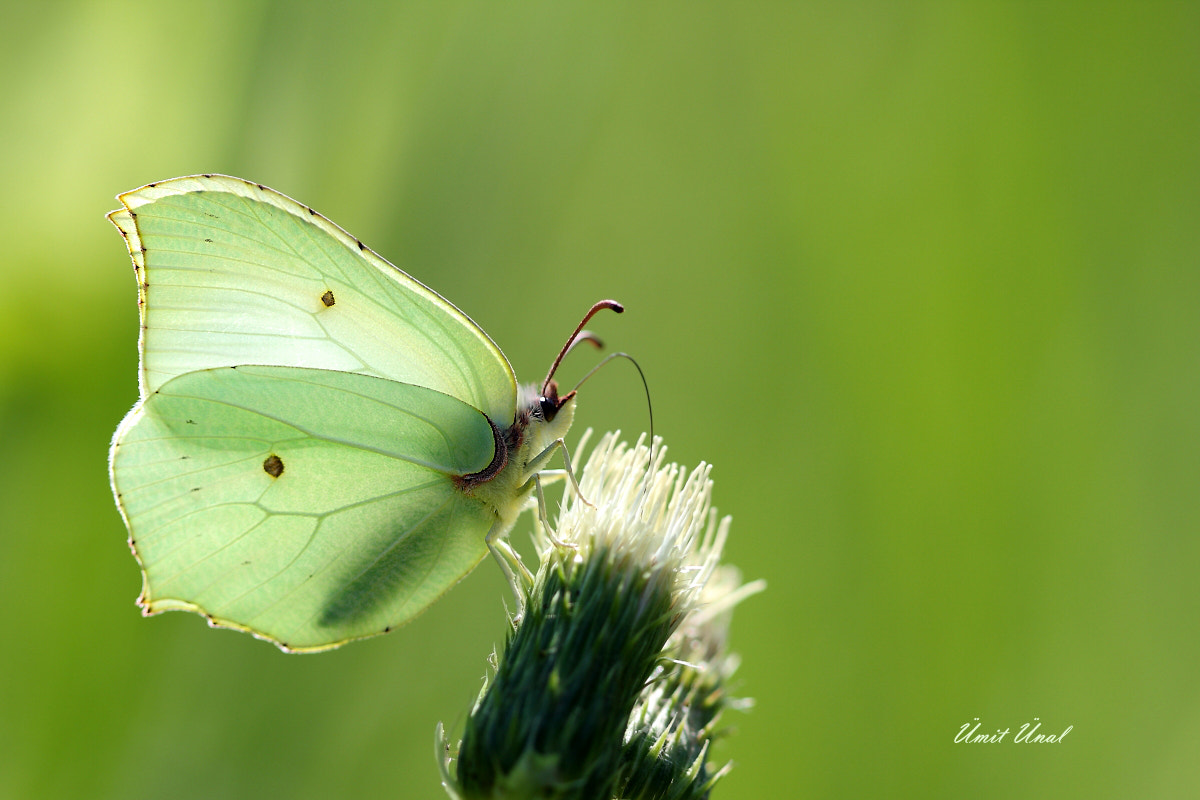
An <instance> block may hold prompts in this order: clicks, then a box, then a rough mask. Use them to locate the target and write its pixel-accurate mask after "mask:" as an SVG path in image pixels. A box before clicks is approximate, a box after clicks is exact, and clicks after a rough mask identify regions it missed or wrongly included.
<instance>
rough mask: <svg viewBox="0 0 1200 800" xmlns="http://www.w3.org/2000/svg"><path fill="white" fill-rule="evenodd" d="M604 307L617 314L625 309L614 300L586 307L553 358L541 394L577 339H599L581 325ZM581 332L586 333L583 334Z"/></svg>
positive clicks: (595, 341)
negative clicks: (581, 317) (556, 356)
mask: <svg viewBox="0 0 1200 800" xmlns="http://www.w3.org/2000/svg"><path fill="white" fill-rule="evenodd" d="M606 308H609V309H612V310H613V311H615V312H617V313H618V314H620V313H621V312H622V311H624V310H625V306H623V305H621V304H620V303H618V302H617V301H616V300H601V301H600V302H599V303H596V305H594V306H592V307H591V308H590V309H588V312H587V313H586V314H584V315H583V319H582V320H580V321H579V324H578V325H576V326H575V330H574V331H573V332H572V333H571V337H570V338H569V339H567V343H566V344H564V345H563V348H562V350H560V351H559V352H558V358H556V359H554V363H553V364H551V365H550V372H549V373H548V374H547V375H546V380H545V381H544V382H543V383H542V394H543V395H545V394H546V391H547V390H548V389H549V388H550V381H551V380H552V379H553V378H554V373H555V372H556V371H557V370H558V365H559V364H561V363H562V360H563V358H564V357H565V356H566V355H567V353H569V352H571V348H573V347H574V346H575V343H576V340H577V339H579V340H587V341H591V342H593V343H598V342H599V339H597V338H596V337H595V336H593V335H592V334H591V333H587V332H586V331H584V330H583V326H584V325H587V324H588V320H590V319H591V318H592V317H594V316H596V314H598V313H600V312H601V311H602V310H604V309H606ZM583 334H586V335H583ZM606 360H607V359H606ZM601 363H603V362H601ZM593 371H594V370H593ZM589 374H591V373H589ZM585 380H586V378H585ZM580 383H583V381H580Z"/></svg>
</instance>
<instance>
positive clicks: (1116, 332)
mask: <svg viewBox="0 0 1200 800" xmlns="http://www.w3.org/2000/svg"><path fill="white" fill-rule="evenodd" d="M0 78H2V83H3V85H4V87H5V89H4V92H3V93H0V144H2V145H3V153H4V156H3V158H2V159H0V184H2V185H3V186H4V192H3V193H2V194H0V241H3V242H4V248H3V253H2V255H0V259H2V262H0V270H2V277H3V286H4V288H3V292H2V296H3V298H4V301H5V302H4V313H3V314H0V508H3V509H4V517H3V519H4V522H3V525H2V526H0V528H2V531H3V532H2V533H0V608H3V609H4V611H5V621H6V635H5V636H4V641H3V644H2V645H0V797H13V798H26V797H29V798H35V797H36V798H57V797H63V798H80V797H96V798H130V797H151V798H159V797H171V798H210V797H247V798H249V797H262V796H268V795H270V796H284V797H383V796H391V797H404V798H438V797H441V796H443V795H442V794H441V789H440V788H439V787H438V785H437V772H436V768H435V765H434V759H433V746H432V742H433V730H434V725H435V723H436V722H437V721H438V720H445V721H446V722H447V723H448V725H449V726H450V728H451V729H452V730H453V729H455V726H456V725H457V726H458V729H461V724H462V718H463V715H464V714H465V712H466V710H467V708H468V707H469V705H470V702H471V700H472V698H473V696H474V695H475V693H476V691H477V690H478V687H479V685H480V678H481V676H482V674H483V670H484V667H485V657H486V655H487V653H488V652H489V651H490V649H491V647H492V645H493V644H494V643H497V642H499V641H500V640H501V639H502V636H503V628H504V621H503V615H502V611H501V608H500V602H499V601H500V599H501V598H502V597H503V595H504V591H505V590H504V587H503V585H502V580H501V579H500V577H499V571H498V570H496V569H495V568H494V565H492V564H489V563H485V564H484V565H483V566H482V567H481V569H479V570H478V571H477V573H476V574H475V575H473V576H471V577H470V578H469V579H468V580H467V581H465V582H464V584H463V585H462V586H460V587H459V588H458V589H456V590H455V591H453V592H451V593H450V595H448V596H447V598H446V599H445V600H444V601H442V602H440V603H439V604H438V605H437V606H435V607H434V608H433V609H432V610H430V611H429V612H428V613H426V614H425V615H424V616H423V617H421V618H420V619H419V620H417V621H416V622H415V623H413V624H412V625H410V626H409V627H407V628H405V629H403V630H401V631H399V632H397V633H393V634H392V635H390V636H388V637H385V638H383V639H377V640H373V641H369V642H364V643H358V644H354V645H351V646H349V647H346V648H344V649H343V650H340V651H337V652H335V653H332V654H326V655H319V656H285V655H283V654H281V653H278V652H276V651H275V649H274V648H272V647H271V646H269V645H267V644H264V643H262V642H257V641H255V640H253V639H251V638H249V637H247V636H244V635H239V634H234V633H229V632H224V631H222V632H213V631H209V630H207V629H206V628H205V627H204V625H203V621H202V620H201V619H200V618H198V617H196V616H194V615H185V614H172V615H166V616H163V617H157V618H154V619H152V620H143V619H140V618H139V617H138V615H137V612H136V610H135V608H134V606H133V600H134V597H135V596H136V595H137V592H138V589H139V577H138V572H137V568H136V565H135V563H134V561H133V559H132V557H131V556H130V555H129V553H128V551H127V549H126V547H125V545H124V537H125V532H124V528H123V526H122V524H121V520H120V518H119V516H118V514H117V512H116V510H115V509H114V507H113V504H112V500H111V497H110V495H109V490H108V486H107V476H106V472H105V455H106V449H107V444H108V439H109V436H110V435H111V432H112V430H113V428H114V427H115V425H116V423H117V421H118V420H119V419H120V418H121V416H122V415H123V414H124V412H125V411H126V410H127V408H128V407H129V406H130V405H131V404H132V403H133V401H134V399H135V396H136V381H135V367H136V350H135V340H136V334H137V322H136V306H135V290H134V283H133V280H132V270H131V269H130V266H129V262H128V258H127V256H126V254H125V252H124V248H123V246H122V243H121V240H120V237H119V236H118V235H117V233H116V231H115V230H114V229H112V227H111V226H110V225H109V224H108V223H107V222H105V221H104V219H103V214H104V212H106V211H108V210H110V209H111V208H113V207H114V205H115V201H113V200H112V199H111V198H112V197H113V195H115V194H116V193H117V192H118V191H123V190H127V189H132V188H134V187H136V186H138V185H141V184H143V183H146V182H149V181H153V180H157V179H162V178H168V177H174V176H177V175H182V174H190V173H195V172H205V171H215V172H226V173H231V174H235V175H239V176H242V177H246V178H249V179H252V180H255V181H259V182H262V183H265V184H267V185H269V186H273V187H275V188H277V189H279V190H281V191H283V192H285V193H287V194H289V195H292V196H293V197H295V198H297V199H299V200H300V201H301V202H304V203H307V204H309V205H311V206H313V207H315V208H316V209H318V210H319V211H321V212H323V213H325V214H326V215H328V216H329V217H331V218H332V219H333V220H335V221H336V222H338V223H340V224H341V225H343V226H345V227H347V228H348V229H349V230H351V231H352V232H353V233H354V234H356V235H357V236H359V237H360V238H361V239H363V241H365V242H367V243H368V244H370V245H371V246H373V247H374V248H375V249H377V250H378V251H379V252H381V253H383V254H384V255H385V256H387V257H389V258H390V259H391V260H393V261H394V262H395V263H397V264H399V265H400V266H402V267H403V268H405V269H406V270H408V271H410V272H411V273H412V274H414V275H415V276H417V277H418V278H420V279H421V280H423V281H425V282H426V283H428V284H429V285H431V286H433V287H434V288H435V289H437V290H439V291H441V292H443V293H444V294H446V295H447V296H448V297H450V298H451V299H452V300H453V301H454V302H456V303H457V304H458V305H459V306H460V307H461V308H463V309H464V310H465V311H467V313H469V314H471V315H472V316H473V317H474V318H475V319H476V320H477V321H478V322H479V323H480V324H481V325H482V326H483V327H484V329H485V330H487V331H488V332H489V333H491V335H492V336H493V337H494V338H495V339H496V341H497V342H498V343H499V344H500V345H501V347H502V348H504V350H505V352H506V353H507V354H508V356H509V358H510V360H511V361H512V362H513V364H514V366H515V367H516V369H517V372H518V375H519V376H521V377H523V378H524V379H526V380H532V379H535V378H537V377H538V376H540V375H541V374H543V371H544V370H545V369H546V366H547V365H548V364H549V362H550V359H551V358H552V357H553V355H554V352H555V350H556V349H557V347H558V346H559V344H560V343H561V341H562V340H563V338H564V337H565V336H566V334H567V333H568V332H569V331H570V328H571V326H572V325H573V324H574V322H575V321H576V320H577V319H578V317H579V315H580V314H581V313H582V312H583V310H584V309H586V308H587V306H588V305H589V304H590V303H591V302H593V301H594V300H597V299H599V298H602V297H609V296H611V297H616V298H618V299H620V300H621V301H622V302H624V303H626V304H627V306H628V309H629V312H628V313H627V314H626V315H625V316H624V317H621V318H615V317H612V318H607V319H603V320H602V321H601V320H598V321H597V329H598V331H599V332H600V333H602V334H603V335H604V337H605V338H606V340H608V342H609V343H610V345H612V346H614V347H615V348H617V349H622V350H627V351H630V352H632V353H634V354H636V356H637V357H638V359H639V361H640V362H641V364H642V366H643V368H644V369H645V370H646V371H647V373H648V376H649V379H650V384H651V388H652V391H653V400H654V410H655V425H656V430H657V431H658V432H660V433H661V434H663V435H664V436H665V437H666V439H667V442H668V444H669V445H670V447H671V453H672V455H673V457H674V458H676V459H677V460H679V461H681V462H683V463H687V464H694V463H696V462H697V461H699V460H701V459H704V460H708V461H711V462H712V463H714V464H715V465H716V467H715V471H714V478H715V479H716V482H717V485H716V497H717V502H718V504H719V505H720V507H721V509H722V511H724V512H728V513H732V514H733V515H734V517H735V521H734V527H733V535H732V538H731V541H730V543H729V547H728V551H727V552H728V556H729V558H730V560H732V561H733V562H735V563H737V564H739V565H740V566H741V567H742V568H743V569H744V571H745V573H746V575H747V577H750V578H758V577H764V578H766V579H767V580H768V582H769V584H770V588H769V590H768V592H767V593H766V594H765V595H762V596H759V597H755V598H753V599H751V600H750V601H748V602H747V603H746V604H745V605H744V606H743V607H742V608H741V609H739V613H738V616H737V618H736V619H735V623H734V638H733V646H734V648H735V649H737V650H739V651H740V652H741V653H742V654H743V656H744V664H743V667H742V669H741V671H740V672H739V677H740V680H741V682H742V685H741V691H742V692H743V693H745V694H747V695H751V696H754V697H755V698H756V699H757V701H758V704H757V707H756V708H755V709H754V710H753V711H752V712H751V713H749V714H747V715H733V716H731V717H730V718H729V719H728V722H730V723H733V724H734V725H735V726H736V728H737V732H736V735H735V736H733V737H732V738H730V739H728V740H727V741H724V742H722V743H721V744H720V746H719V747H718V748H717V750H716V752H715V754H714V755H715V757H716V758H717V759H719V760H725V759H728V758H733V759H735V760H736V762H737V767H736V768H735V769H734V771H733V772H732V774H731V775H730V776H729V777H728V778H727V779H726V780H725V781H724V782H723V783H722V784H721V785H720V786H719V787H718V789H717V790H716V792H715V797H717V798H723V799H724V800H733V799H734V798H760V797H803V798H809V797H837V798H841V797H920V798H932V797H961V796H972V797H980V798H1008V797H1014V798H1028V797H1051V796H1061V797H1132V796H1137V797H1142V798H1152V797H1163V798H1176V797H1185V796H1194V795H1196V794H1197V793H1200V766H1198V764H1200V762H1198V761H1197V759H1196V752H1197V751H1198V750H1200V688H1198V686H1200V684H1198V683H1197V680H1196V666H1197V664H1198V663H1200V636H1198V631H1197V620H1200V592H1198V591H1197V589H1196V582H1195V576H1196V574H1197V571H1198V567H1200V536H1198V533H1200V503H1198V502H1197V483H1198V481H1197V479H1198V478H1200V414H1198V413H1197V412H1198V409H1200V314H1198V310H1200V137H1198V136H1197V132H1198V131H1200V7H1197V6H1196V5H1194V4H1180V3H1161V4H1159V3H1143V4H1119V3H1118V4H1042V3H977V4H966V3H958V4H951V3H927V4H926V3H919V4H913V3H905V4H896V3H874V4H872V3H847V4H839V3H822V4H809V3H795V4H787V5H785V4H768V3H757V4H727V5H724V6H721V5H717V4H694V3H653V4H642V3H609V4H594V5H588V6H584V5H579V4H562V3H536V4H534V3H515V4H503V5H502V4H477V3H438V4H412V3H401V4H382V3H349V4H334V3H291V2H289V3H284V2H275V3H267V2H248V1H246V0H242V1H241V2H223V3H188V4H185V3H165V4H154V3H145V2H142V3H119V2H90V3H89V2H76V3H66V2H64V3H55V4H16V3H7V4H5V7H4V13H3V24H0ZM591 363H593V361H592V358H591V357H590V356H587V355H581V354H577V355H574V356H573V357H572V359H571V361H570V362H569V363H568V365H567V367H566V373H565V374H564V375H563V378H564V380H565V381H566V382H568V383H569V382H570V381H571V380H573V379H576V378H578V377H579V376H580V375H582V374H583V372H584V371H585V370H586V369H587V368H588V367H590V365H591ZM589 424H590V425H594V426H596V427H599V428H601V429H602V430H604V429H609V428H615V427H621V428H622V429H624V430H626V431H627V432H631V433H636V432H637V431H640V430H643V429H644V428H645V427H646V415H645V402H644V400H643V398H642V395H641V390H640V384H639V383H638V381H637V378H636V375H635V374H634V373H633V372H632V370H630V369H628V365H624V366H623V365H621V364H617V365H614V366H613V367H611V368H609V369H608V370H607V371H605V372H604V373H601V374H600V375H598V376H597V377H596V378H594V379H593V380H592V381H591V382H589V383H588V385H587V386H586V388H585V391H584V393H583V395H582V400H581V407H580V415H579V420H578V422H577V426H578V428H577V429H578V430H580V431H582V429H583V428H584V427H585V426H586V425H589ZM975 717H979V718H980V720H981V725H982V729H983V730H984V731H988V732H990V731H991V730H992V729H994V728H997V727H1000V728H1004V727H1011V729H1012V730H1013V731H1014V732H1015V731H1016V730H1017V729H1018V728H1019V726H1020V725H1021V724H1022V723H1024V722H1028V721H1030V720H1032V719H1033V718H1034V717H1038V718H1040V720H1041V721H1042V723H1043V724H1044V726H1045V727H1044V729H1043V730H1046V731H1050V732H1055V731H1057V730H1061V729H1062V728H1065V727H1066V726H1067V725H1074V729H1073V731H1072V733H1071V734H1070V735H1069V736H1068V737H1067V738H1066V740H1065V741H1064V742H1063V743H1062V744H1055V745H1015V744H1011V743H1005V744H996V745H978V744H977V745H966V744H954V742H953V740H954V736H955V734H956V733H958V731H959V730H960V726H961V725H963V724H964V723H968V722H972V721H973V719H974V718H975Z"/></svg>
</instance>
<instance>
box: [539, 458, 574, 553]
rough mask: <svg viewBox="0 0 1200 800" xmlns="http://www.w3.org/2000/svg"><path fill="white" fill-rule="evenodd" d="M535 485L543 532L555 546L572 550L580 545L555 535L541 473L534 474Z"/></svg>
mask: <svg viewBox="0 0 1200 800" xmlns="http://www.w3.org/2000/svg"><path fill="white" fill-rule="evenodd" d="M533 487H534V492H535V493H536V494H537V509H538V521H539V522H541V523H542V532H543V533H544V534H545V535H546V538H547V539H549V540H550V542H551V543H552V544H553V545H554V546H555V547H565V548H569V549H571V550H574V549H576V548H577V547H578V545H574V544H569V543H567V542H564V541H562V540H560V539H559V538H558V536H556V535H555V533H554V529H553V528H551V527H550V515H549V514H547V513H546V495H545V494H543V493H542V476H541V473H538V474H536V475H534V476H533Z"/></svg>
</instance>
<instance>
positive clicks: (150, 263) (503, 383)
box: [110, 176, 516, 425]
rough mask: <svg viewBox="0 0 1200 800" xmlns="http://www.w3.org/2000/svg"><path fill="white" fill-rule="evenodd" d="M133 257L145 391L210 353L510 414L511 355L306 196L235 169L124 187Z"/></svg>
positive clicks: (218, 361) (119, 219) (124, 228)
mask: <svg viewBox="0 0 1200 800" xmlns="http://www.w3.org/2000/svg"><path fill="white" fill-rule="evenodd" d="M120 199H121V202H122V203H123V204H124V206H125V208H124V209H121V210H118V211H115V212H113V214H112V215H110V218H111V219H112V221H113V222H114V224H116V225H117V227H118V228H119V229H120V230H121V232H122V234H123V235H124V236H125V238H126V242H127V243H128V245H129V249H130V253H131V254H132V255H133V259H134V263H135V266H137V268H138V276H139V280H140V284H141V286H140V293H141V301H142V302H141V306H142V323H143V330H142V341H141V353H142V371H141V381H142V392H143V397H145V396H147V395H148V394H149V393H150V392H152V391H154V390H155V389H157V388H159V387H160V386H162V385H163V384H164V383H165V382H166V381H168V380H170V379H171V378H173V377H175V376H178V375H182V374H185V373H188V372H194V371H197V370H203V369H209V368H212V367H218V366H233V365H239V364H268V365H278V366H296V367H311V368H319V369H331V370H339V371H345V372H357V373H361V374H365V375H374V376H377V377H382V378H388V379H390V380H394V381H400V382H403V383H411V384H414V385H417V386H425V387H428V388H431V389H435V390H437V391H439V392H442V393H444V394H448V395H450V396H452V397H456V398H458V399H460V400H463V401H464V402H466V403H468V404H470V405H472V406H474V407H476V408H478V409H480V410H482V411H483V412H484V413H486V414H487V415H488V416H489V417H491V418H492V419H493V420H495V421H496V422H497V424H500V425H508V424H511V422H512V418H513V412H514V409H515V405H516V382H515V378H514V376H513V372H512V368H511V367H510V366H509V364H508V361H507V360H506V359H505V358H504V356H503V355H502V354H501V352H500V350H499V349H498V348H497V347H496V345H495V344H494V343H493V342H492V341H491V339H490V338H488V336H487V335H486V334H485V333H484V332H483V331H482V330H480V329H479V327H478V326H477V325H475V324H474V322H472V321H471V320H470V319H469V318H468V317H467V316H466V315H464V314H463V313H462V312H460V311H459V310H458V309H456V308H455V307H454V306H453V305H451V304H450V303H449V302H448V301H446V300H445V299H443V298H442V297H441V296H440V295H438V294H436V293H435V292H433V291H432V290H430V289H428V288H427V287H425V286H424V285H422V284H420V283H418V282H417V281H416V280H414V279H413V278H411V277H410V276H408V275H407V274H405V273H404V272H402V271H400V270H399V269H397V268H396V267H394V266H392V265H391V264H389V263H388V262H386V261H385V260H383V259H382V258H380V257H379V256H378V255H376V254H375V253H374V252H372V251H371V250H370V249H368V248H366V247H364V246H363V245H362V244H361V243H360V242H359V241H358V240H357V239H355V238H354V237H352V236H350V235H349V234H347V233H346V232H345V231H344V230H342V229H341V228H339V227H337V226H336V225H334V224H333V223H332V222H330V221H329V220H327V219H325V218H324V217H322V216H321V215H319V214H317V213H315V212H313V211H312V210H311V209H309V208H307V207H305V206H303V205H301V204H299V203H296V202H295V201H293V200H291V199H289V198H287V197H285V196H284V195H281V194H279V193H277V192H274V191H272V190H270V189H267V188H264V187H261V186H258V185H257V184H253V183H249V182H246V181H243V180H240V179H238V178H229V177H224V176H196V177H192V178H178V179H175V180H171V181H164V182H161V183H158V184H151V185H149V186H146V187H143V188H142V189H139V190H136V191H134V192H129V193H127V194H124V195H121V197H120Z"/></svg>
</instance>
